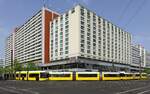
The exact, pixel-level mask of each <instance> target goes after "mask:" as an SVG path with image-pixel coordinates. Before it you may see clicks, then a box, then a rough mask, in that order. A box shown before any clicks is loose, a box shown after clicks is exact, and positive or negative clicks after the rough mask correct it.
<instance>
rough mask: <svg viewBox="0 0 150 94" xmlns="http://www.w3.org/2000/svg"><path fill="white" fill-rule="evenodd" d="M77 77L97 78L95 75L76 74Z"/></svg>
mask: <svg viewBox="0 0 150 94" xmlns="http://www.w3.org/2000/svg"><path fill="white" fill-rule="evenodd" d="M78 77H97V74H78Z"/></svg>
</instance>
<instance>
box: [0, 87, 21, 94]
mask: <svg viewBox="0 0 150 94" xmlns="http://www.w3.org/2000/svg"><path fill="white" fill-rule="evenodd" d="M0 89H1V90H4V91H7V92H11V93H17V94H22V93H21V92H18V91H14V90H11V89H7V88H4V87H0Z"/></svg>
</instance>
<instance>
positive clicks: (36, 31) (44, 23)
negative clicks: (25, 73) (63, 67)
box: [5, 7, 59, 66]
mask: <svg viewBox="0 0 150 94" xmlns="http://www.w3.org/2000/svg"><path fill="white" fill-rule="evenodd" d="M58 15H59V14H58V13H56V12H54V11H52V10H49V9H47V8H45V7H43V8H42V9H41V10H40V11H39V12H37V13H36V14H35V15H33V16H32V17H31V18H30V19H28V20H27V21H26V22H25V23H24V24H23V25H21V26H20V27H18V28H17V29H16V30H15V31H14V32H13V34H12V35H11V36H9V37H8V39H7V43H6V45H7V47H6V56H5V57H6V66H7V65H10V62H11V60H12V61H14V59H17V60H18V61H19V62H20V63H27V62H30V61H31V62H35V63H43V64H47V63H50V61H49V49H50V48H49V36H50V34H49V33H50V28H49V23H50V21H52V20H53V19H54V18H55V17H57V16H58ZM12 36H14V39H13V41H12ZM12 44H14V47H12ZM11 53H13V54H12V55H11ZM11 56H12V57H13V58H12V59H11Z"/></svg>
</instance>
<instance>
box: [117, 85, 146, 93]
mask: <svg viewBox="0 0 150 94" xmlns="http://www.w3.org/2000/svg"><path fill="white" fill-rule="evenodd" d="M146 87H149V86H145V87H139V88H134V89H130V90H126V91H123V92H119V93H116V94H123V93H127V92H131V91H135V90H139V89H143V88H146Z"/></svg>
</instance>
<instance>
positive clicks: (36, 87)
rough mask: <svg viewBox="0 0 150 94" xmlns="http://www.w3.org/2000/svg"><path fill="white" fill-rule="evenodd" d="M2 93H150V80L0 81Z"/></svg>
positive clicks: (0, 92) (0, 91) (0, 93)
mask: <svg viewBox="0 0 150 94" xmlns="http://www.w3.org/2000/svg"><path fill="white" fill-rule="evenodd" d="M0 94H150V81H148V80H140V81H138V80H132V81H43V82H36V81H12V80H9V81H0Z"/></svg>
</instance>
